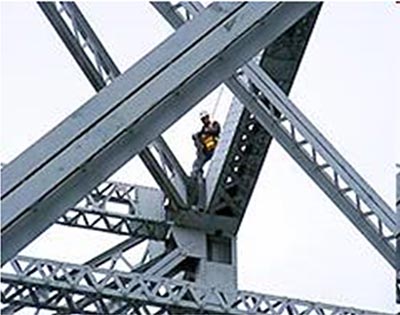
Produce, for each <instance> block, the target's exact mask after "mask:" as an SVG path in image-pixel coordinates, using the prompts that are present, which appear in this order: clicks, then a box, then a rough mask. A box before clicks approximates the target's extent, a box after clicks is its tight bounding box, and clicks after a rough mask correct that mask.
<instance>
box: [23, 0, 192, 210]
mask: <svg viewBox="0 0 400 315" xmlns="http://www.w3.org/2000/svg"><path fill="white" fill-rule="evenodd" d="M38 4H39V6H40V8H41V9H42V11H43V13H44V14H45V16H46V17H47V19H48V20H49V21H50V23H51V25H52V26H53V27H54V29H55V30H56V31H57V34H58V35H59V36H60V38H61V39H62V41H63V42H64V44H65V45H66V47H67V48H68V50H69V51H70V53H71V54H72V56H73V57H74V58H75V60H76V61H77V63H78V65H79V66H80V68H81V70H82V71H83V73H84V74H85V75H86V77H87V78H88V80H89V81H90V83H91V84H92V86H93V87H94V89H95V90H96V91H100V90H101V89H102V88H103V87H105V86H106V85H108V84H110V83H111V82H112V81H113V80H114V79H115V78H117V77H118V76H119V75H120V74H121V72H120V71H119V69H118V68H117V66H116V65H115V63H114V62H113V60H112V59H111V57H110V56H109V54H108V53H107V51H106V50H105V48H104V46H103V45H102V43H101V42H100V40H99V39H98V37H97V36H96V34H95V33H94V31H93V30H92V28H91V27H90V25H89V23H88V22H87V21H86V19H85V17H84V16H83V14H82V12H81V11H80V10H79V8H78V6H77V5H76V4H75V3H74V2H60V3H56V2H39V3H38ZM153 147H154V148H156V151H157V153H158V155H159V156H160V157H161V162H163V161H166V163H162V164H163V165H162V166H160V164H159V162H158V161H157V159H156V158H155V156H154V154H153V153H152V151H151V150H150V149H149V148H146V149H144V150H143V151H142V152H141V153H140V154H139V156H140V158H141V159H142V161H143V163H144V164H145V165H146V167H147V168H148V170H149V171H150V173H151V174H152V176H153V177H154V179H155V180H156V182H157V183H158V185H159V186H160V187H161V188H162V189H163V191H164V192H165V194H166V196H167V197H168V198H169V199H170V201H171V203H172V204H173V205H174V206H176V207H180V208H186V207H187V204H186V180H187V179H186V177H187V175H186V173H185V172H184V170H183V168H182V166H181V165H180V164H179V162H178V160H177V159H176V157H175V156H174V154H173V152H172V151H171V150H170V149H169V147H168V145H167V144H166V142H165V140H164V139H163V138H162V136H159V137H157V138H156V139H155V140H154V142H153ZM24 167H26V169H25V168H24ZM28 167H29V165H26V164H23V165H20V169H19V171H20V172H21V173H23V172H25V171H26V170H27V169H29V168H28ZM165 167H167V168H168V169H169V171H170V172H171V173H172V174H173V180H170V179H169V178H168V175H167V174H166V172H165V171H164V170H163V168H165Z"/></svg>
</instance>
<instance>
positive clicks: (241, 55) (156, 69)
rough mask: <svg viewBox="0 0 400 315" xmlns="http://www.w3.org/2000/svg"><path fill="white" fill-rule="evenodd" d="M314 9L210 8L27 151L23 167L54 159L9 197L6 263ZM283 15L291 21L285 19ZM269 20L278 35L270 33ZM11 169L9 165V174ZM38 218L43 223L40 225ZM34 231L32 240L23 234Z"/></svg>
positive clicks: (7, 193)
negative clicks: (33, 160) (38, 157)
mask: <svg viewBox="0 0 400 315" xmlns="http://www.w3.org/2000/svg"><path fill="white" fill-rule="evenodd" d="M314 6H315V3H283V4H276V3H235V4H233V3H213V4H211V5H210V7H209V8H207V9H206V10H205V11H204V13H203V14H201V15H200V16H199V17H198V18H196V19H194V20H193V21H192V22H191V23H190V24H188V26H187V27H186V26H184V27H182V28H181V29H179V30H178V31H177V32H175V33H174V34H173V35H172V36H171V37H170V38H168V39H167V40H166V41H165V42H164V43H162V44H161V45H160V46H159V47H158V49H155V50H153V51H152V52H151V53H150V54H148V55H147V56H146V57H144V58H143V59H142V60H141V61H139V62H138V63H137V64H136V65H135V66H133V67H132V68H130V69H129V70H128V71H127V72H126V73H125V74H124V75H122V76H120V78H119V79H118V80H116V81H115V82H114V83H115V84H114V83H112V84H110V85H109V86H107V87H105V88H103V89H102V90H101V91H100V92H99V93H98V94H97V95H96V96H94V97H93V98H92V99H91V100H89V101H88V102H87V103H86V104H85V105H84V106H83V107H82V108H80V109H79V110H78V111H77V112H75V113H73V114H72V115H71V116H70V117H68V118H67V119H66V120H65V121H64V122H62V123H61V124H60V125H59V126H58V127H56V128H55V129H53V130H52V132H50V133H49V134H47V135H46V136H44V137H43V138H42V139H40V140H39V141H38V142H37V143H36V144H35V145H34V146H33V147H31V148H30V149H28V150H27V151H25V152H23V153H22V154H21V155H20V159H23V160H29V159H30V158H33V157H34V156H35V154H36V153H35V152H38V150H39V152H40V148H42V149H43V150H44V151H45V152H47V153H48V154H50V156H49V158H48V159H44V160H42V161H41V163H40V164H39V165H36V167H34V168H33V169H32V170H31V171H30V172H28V173H26V174H25V175H24V179H23V180H22V181H19V182H18V184H17V185H14V186H13V188H12V189H5V190H3V195H2V198H3V216H2V227H3V231H2V236H3V237H2V242H3V256H2V262H3V263H4V262H5V261H7V260H8V259H10V258H11V257H12V256H13V255H15V253H16V252H18V250H20V249H21V248H22V247H24V246H25V245H26V244H27V243H28V242H29V241H31V240H32V239H33V238H35V237H36V236H37V235H38V234H39V233H41V232H42V231H43V230H45V229H46V228H47V227H48V226H49V225H51V223H52V222H54V221H55V219H56V218H57V217H58V216H59V215H60V214H61V213H62V212H63V211H64V209H66V208H68V206H70V205H71V204H74V203H75V202H76V201H78V200H79V199H80V198H81V197H83V195H85V193H87V191H88V190H89V189H90V188H92V187H95V186H96V185H98V184H99V183H100V182H101V181H103V180H104V179H105V178H107V177H108V176H110V175H111V174H112V173H113V172H114V171H116V170H117V169H118V168H119V167H121V166H122V165H123V164H124V163H125V162H127V161H128V160H129V159H130V158H132V157H133V156H134V155H135V154H137V153H138V152H139V151H140V150H141V149H143V148H144V146H146V145H147V144H148V143H149V142H150V141H151V140H152V139H154V138H155V137H156V135H157V134H160V133H161V132H163V131H164V130H165V129H166V128H167V127H169V126H170V125H171V124H172V123H173V122H174V121H176V120H177V119H178V118H179V117H180V116H181V115H183V114H184V113H185V112H186V111H187V110H189V109H190V108H191V107H193V106H194V105H195V104H196V103H197V102H198V101H199V100H200V99H201V98H203V97H204V96H205V95H207V93H209V92H210V91H211V90H212V89H214V88H215V87H216V86H217V85H218V84H220V83H221V80H223V78H224V77H226V76H228V75H230V74H231V73H232V72H233V71H234V70H235V69H236V68H237V67H238V66H240V65H241V64H242V63H243V62H244V61H246V59H250V58H251V56H252V55H254V54H255V53H256V52H257V51H259V50H260V49H261V48H262V47H263V46H265V45H268V44H269V43H270V42H272V41H273V40H274V39H275V38H276V37H278V36H279V35H281V34H282V33H283V32H284V31H286V30H287V29H288V28H290V26H292V25H293V23H294V21H296V17H300V16H303V15H304V14H305V13H306V12H308V11H309V10H311V9H312V8H313V7H314ZM221 9H222V10H221ZM285 15H286V16H290V19H287V18H286V19H284V18H282V16H285ZM265 21H269V22H270V23H272V24H273V25H274V28H273V29H271V28H268V29H267V28H266V27H265ZM171 78H174V80H173V81H171ZM188 91H190V93H187V92H188ZM170 106H174V108H175V110H174V111H173V112H172V111H170V110H167V109H168V108H170ZM94 108H96V110H91V109H94ZM155 121H157V124H156V125H155V124H154V122H155ZM149 125H152V126H153V128H148V126H149ZM61 135H62V137H60V136H61ZM60 138H61V139H60ZM56 139H57V141H55V140H56ZM13 163H14V161H13V162H11V163H10V164H9V167H10V169H13ZM87 174H90V176H87ZM6 187H7V186H6ZM49 209H51V210H49ZM36 213H40V214H41V215H42V216H43V217H42V218H40V220H38V219H39V218H38V216H35V214H36ZM22 214H24V215H22ZM43 218H45V219H43ZM28 225H29V228H30V231H29V232H30V234H29V236H28V235H27V234H26V233H21V231H26V230H27V226H28ZM17 231H18V233H17ZM8 244H12V246H7V245H8ZM4 245H6V246H4Z"/></svg>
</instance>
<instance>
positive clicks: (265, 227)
mask: <svg viewBox="0 0 400 315" xmlns="http://www.w3.org/2000/svg"><path fill="white" fill-rule="evenodd" d="M79 7H80V8H81V10H82V11H83V14H84V15H85V17H86V18H87V20H88V21H89V23H90V24H91V26H92V27H93V29H94V31H95V32H96V34H97V35H98V37H99V38H100V40H101V41H102V43H103V44H104V46H105V47H106V49H107V50H108V52H109V54H110V55H111V57H112V58H113V59H114V61H115V63H116V64H117V66H118V67H119V68H120V70H121V71H122V72H123V71H125V70H126V69H127V68H128V67H130V66H131V65H132V64H134V63H135V62H136V61H138V60H139V59H140V58H141V57H142V56H144V54H146V53H147V52H149V51H150V50H151V49H153V48H154V47H156V46H157V45H158V44H159V43H160V42H161V41H162V40H164V39H165V38H166V37H167V36H169V35H170V34H172V32H173V31H172V28H171V27H170V26H169V25H168V24H167V23H166V22H165V21H164V20H163V18H162V17H161V16H159V14H158V13H157V12H156V11H155V10H154V9H153V8H152V6H151V5H150V4H149V3H145V2H135V3H133V2H124V3H118V2H113V3H110V2H90V3H89V2H82V3H79ZM0 8H1V24H0V25H1V41H0V43H1V48H0V52H1V56H0V69H1V76H0V79H1V83H0V92H1V98H0V103H1V136H0V139H1V150H0V161H1V162H3V163H8V162H10V161H11V160H12V159H13V158H15V157H16V156H17V155H18V154H19V153H21V152H22V151H23V150H24V149H26V148H27V147H28V146H29V145H30V144H32V143H33V142H34V141H36V140H37V139H38V138H39V137H41V136H42V135H43V134H44V133H45V132H47V131H49V130H50V129H51V128H53V127H54V126H55V125H56V124H57V123H59V122H60V121H62V120H63V119H64V118H65V117H66V116H67V115H69V114H70V113H72V112H73V111H74V110H76V109H77V108H79V107H80V106H81V105H82V104H83V103H84V102H85V101H86V100H88V99H89V98H90V97H92V96H93V95H94V94H95V92H94V90H93V88H92V87H91V85H90V83H89V82H88V80H87V79H86V77H85V76H84V74H83V73H82V72H81V70H80V69H79V67H78V65H77V64H76V63H75V61H74V59H73V58H72V56H71V55H70V53H69V52H68V50H67V49H66V48H65V47H64V44H63V43H62V42H61V40H60V39H59V37H58V35H57V34H56V32H55V31H54V30H53V28H52V27H51V26H50V24H49V22H48V21H47V19H46V18H45V17H44V15H43V13H42V12H41V11H40V9H39V7H38V6H37V4H36V3H33V2H30V3H25V2H18V3H15V2H2V3H1V5H0ZM399 22H400V5H396V4H395V3H394V1H391V2H386V3H376V2H375V3H373V2H369V3H338V2H337V3H327V4H325V5H324V6H323V8H322V11H321V13H320V16H319V19H318V21H317V24H316V27H315V29H314V32H313V35H312V37H311V40H310V44H309V46H308V49H307V51H306V53H305V56H304V58H303V62H302V64H301V67H300V71H299V73H298V75H297V78H296V81H295V84H294V87H293V90H292V93H291V95H290V98H291V100H292V101H294V103H295V104H296V105H297V106H298V107H299V108H300V109H301V110H302V111H303V112H304V113H305V114H306V115H307V117H308V118H309V119H310V120H311V121H312V122H313V123H314V124H315V125H316V126H317V128H319V130H320V131H322V133H323V134H324V135H325V136H326V137H327V138H328V140H329V141H331V143H332V144H333V145H334V146H335V147H336V148H337V149H338V150H339V152H341V154H342V155H343V156H344V157H345V158H346V159H347V160H348V161H349V162H350V163H351V164H352V165H353V166H354V168H355V169H356V170H357V171H358V172H359V173H360V174H361V175H362V176H363V177H364V178H365V179H366V180H367V181H368V183H369V184H370V185H371V186H372V187H373V188H374V189H375V190H376V191H377V192H378V193H379V194H380V195H381V196H382V197H383V198H384V199H385V200H386V202H387V203H388V204H389V205H390V206H392V207H393V208H394V196H395V177H394V174H395V161H397V162H399V161H400V148H399V143H398V142H397V143H396V141H395V134H396V129H397V134H398V133H399V130H398V127H396V124H395V122H396V115H397V117H398V114H399V112H398V111H397V112H396V108H395V107H398V106H399V86H400V80H399V75H398V73H399V72H400V67H399V59H398V58H399V57H398V56H399V53H398V52H399V49H400V44H399V38H400V27H399ZM396 88H397V90H396ZM396 93H397V95H396ZM216 95H217V93H216V91H214V93H213V94H212V95H211V96H210V97H209V98H207V99H205V100H204V101H203V102H202V103H201V104H199V105H198V106H196V107H195V108H194V109H193V110H192V111H191V112H189V113H188V114H187V115H186V116H185V117H183V118H182V119H181V120H180V121H179V122H178V123H176V124H175V125H174V126H173V127H171V128H170V130H168V131H167V132H166V133H165V135H164V136H165V138H166V140H167V142H168V143H169V145H170V146H171V148H173V150H174V152H175V154H176V155H177V157H178V158H179V160H180V162H181V163H182V165H183V166H184V167H185V169H186V171H187V172H189V171H190V165H191V164H192V162H193V159H194V154H195V150H194V148H193V145H192V141H191V138H190V136H191V134H192V133H194V132H195V131H196V129H197V128H199V126H200V125H199V123H198V113H199V111H200V110H201V109H208V110H210V111H211V110H212V108H213V106H214V104H215V99H216ZM230 98H231V94H230V93H229V92H228V90H227V88H224V92H223V99H222V101H221V104H220V105H219V107H218V108H217V112H216V118H217V119H218V120H220V121H221V122H223V119H224V117H225V114H226V111H227V108H228V106H229V103H230ZM112 179H113V180H119V181H123V182H127V183H132V184H143V185H152V186H155V185H156V184H155V182H154V181H153V180H152V179H151V177H150V175H149V174H148V172H147V171H146V170H145V168H144V166H143V165H142V164H141V162H140V161H139V160H138V159H134V160H133V161H132V162H130V163H128V164H127V165H126V166H125V167H124V168H123V169H121V170H120V171H118V172H117V173H116V174H115V175H114V176H113V177H112ZM66 235H68V237H66ZM120 240H121V238H119V237H116V236H114V237H111V236H108V235H103V234H102V233H97V232H91V231H89V232H84V231H80V230H75V229H71V228H62V227H59V226H56V227H53V228H51V229H50V230H49V231H48V232H46V233H45V234H44V235H42V237H41V238H40V240H38V241H37V242H35V243H34V244H33V245H31V246H30V247H28V248H27V249H26V250H25V251H24V254H26V255H28V254H29V255H32V256H37V257H46V258H52V259H59V260H64V261H70V262H77V263H80V262H83V261H85V260H87V259H89V258H90V257H91V256H92V255H95V254H96V253H98V252H100V251H101V249H103V250H105V249H107V248H108V247H109V246H111V245H112V244H115V242H117V241H120ZM49 242H51V244H50V245H49ZM77 242H79V243H80V244H81V245H80V246H79V248H76V243H77ZM238 262H239V266H238V269H239V288H240V289H246V290H251V291H257V292H262V293H269V294H274V295H282V296H290V297H295V298H300V299H307V300H312V301H321V302H326V303H332V304H339V305H343V306H354V307H358V308H363V309H371V310H377V311H386V312H394V311H395V306H394V301H395V285H394V283H395V274H394V271H393V269H392V268H391V267H390V266H389V264H388V263H387V262H386V261H385V260H384V259H383V258H382V257H381V255H380V254H379V253H378V252H377V251H376V250H375V249H374V248H373V247H372V245H370V244H369V243H368V241H367V240H366V239H365V238H364V237H363V236H362V235H361V234H360V233H359V232H358V230H357V229H356V228H355V227H353V225H352V224H351V223H350V222H349V221H348V220H347V219H346V218H345V216H344V215H343V214H342V213H341V211H340V210H339V209H337V208H336V206H335V205H334V204H333V203H332V202H331V201H330V199H329V198H328V197H326V196H325V195H324V194H323V192H322V191H321V190H320V189H319V188H318V187H317V186H316V185H315V184H314V182H313V181H312V180H310V179H309V178H308V176H307V175H306V174H305V173H304V172H303V171H302V169H301V168H300V167H299V166H297V164H296V163H295V162H294V161H293V160H292V159H291V158H290V156H289V155H288V154H287V153H286V151H284V150H283V149H282V148H281V147H280V146H279V144H278V143H276V142H273V144H272V146H271V148H270V150H269V153H268V156H267V159H266V163H265V165H264V167H263V169H262V172H261V174H260V177H259V180H258V185H257V187H256V189H255V191H254V194H253V196H252V199H251V202H250V205H249V207H248V209H247V212H246V216H245V218H244V220H243V224H242V226H241V229H240V231H239V234H238ZM30 313H31V312H21V314H30Z"/></svg>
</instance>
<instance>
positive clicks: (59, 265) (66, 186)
mask: <svg viewBox="0 0 400 315" xmlns="http://www.w3.org/2000/svg"><path fill="white" fill-rule="evenodd" d="M151 4H152V5H153V7H154V8H155V9H156V10H157V12H158V13H159V14H161V15H162V16H163V17H164V18H165V19H166V21H168V23H169V24H170V25H171V27H173V28H174V29H176V31H175V33H174V34H173V35H171V36H170V37H168V38H167V39H166V40H165V41H164V42H163V43H162V44H160V45H159V46H158V47H157V48H156V49H154V50H153V51H151V52H150V53H149V54H148V55H146V56H145V57H144V58H142V59H141V60H140V61H138V62H137V63H135V64H134V65H133V66H132V67H131V68H129V69H128V70H127V71H126V72H125V73H123V74H121V72H120V71H119V69H118V67H117V66H116V64H115V63H114V62H113V60H112V59H111V57H110V55H109V54H108V53H107V51H106V50H105V48H104V46H103V45H102V43H101V41H100V39H99V38H98V37H97V36H96V34H95V33H94V31H93V29H92V28H91V27H90V24H89V23H88V21H87V20H86V19H85V17H84V16H83V14H82V12H81V11H80V10H79V8H78V6H77V5H76V4H75V3H73V2H39V7H40V9H41V10H42V11H43V13H44V15H45V16H46V18H47V19H48V20H49V22H50V24H51V26H52V27H53V28H54V29H55V31H56V32H57V34H58V35H59V36H60V37H61V39H62V41H63V42H64V44H65V46H66V47H67V49H68V50H69V51H70V53H71V54H72V56H73V57H74V59H75V60H76V62H77V63H78V65H79V67H80V68H81V70H82V71H83V73H84V74H85V75H86V77H87V79H88V80H89V81H90V83H91V84H92V86H93V88H94V89H95V90H96V91H97V92H98V93H97V94H96V95H95V96H94V97H92V98H91V99H90V100H89V101H87V102H86V103H85V104H83V105H82V106H81V107H80V108H79V109H78V110H77V111H76V112H75V113H74V114H72V115H71V116H69V117H68V118H66V119H65V120H64V121H63V122H61V123H60V124H59V125H58V126H56V127H55V128H54V129H53V130H52V131H51V132H49V133H48V134H46V135H45V136H43V137H42V138H41V139H40V140H38V141H37V142H36V143H34V144H33V145H32V146H31V147H30V148H28V149H27V150H26V151H24V152H23V153H22V154H20V155H19V156H18V157H17V158H16V159H15V160H13V161H12V162H10V163H9V164H7V165H5V166H4V167H3V169H2V186H1V202H2V213H1V214H2V218H1V228H2V230H1V237H2V239H1V245H2V257H1V263H2V268H3V269H2V275H1V281H2V291H1V302H2V304H3V306H4V307H3V309H2V312H3V313H4V314H14V313H18V312H19V311H21V310H23V309H24V308H25V307H33V308H36V309H37V313H39V312H40V311H41V310H42V309H43V310H51V311H53V312H54V314H146V315H148V314H154V315H155V314H188V313H190V314H287V315H300V314H304V315H305V314H318V315H328V314H329V315H340V314H343V315H344V314H348V315H349V314H352V315H358V314H360V315H361V314H383V313H380V312H377V311H366V310H360V309H355V308H351V307H343V306H338V305H330V304H325V303H318V302H312V301H304V300H300V299H296V298H288V297H280V296H273V295H269V294H261V293H255V292H248V291H241V290H238V289H237V260H236V234H237V232H238V230H239V227H240V224H241V221H242V219H243V216H244V214H245V211H246V208H247V205H248V203H249V199H250V197H251V195H252V192H253V190H254V187H255V185H256V181H257V177H258V174H259V172H260V169H261V166H262V165H263V163H264V160H265V158H266V155H267V153H268V150H269V147H270V144H271V141H272V140H273V139H274V140H275V141H277V142H278V143H279V144H280V145H281V146H282V147H283V148H284V150H285V151H286V152H287V153H288V154H289V155H290V156H291V157H292V158H293V159H294V161H295V162H296V163H297V164H298V165H300V166H301V168H302V169H303V170H304V171H305V173H306V174H307V175H308V176H309V177H310V178H311V179H312V180H313V181H314V183H315V184H316V185H317V186H318V187H319V188H320V189H321V190H322V191H323V192H324V193H325V194H326V195H327V196H328V197H329V198H330V200H331V201H332V202H333V203H334V204H335V205H336V206H337V209H338V210H340V211H341V212H342V213H343V214H344V215H345V216H346V217H347V218H348V219H349V220H350V221H351V222H352V223H353V224H354V226H355V227H356V228H357V229H358V231H359V232H360V233H361V234H362V235H363V236H364V237H365V238H366V239H367V240H368V241H369V242H370V243H371V244H372V245H373V247H374V248H375V249H376V250H377V251H378V252H379V253H380V254H381V255H382V256H383V258H384V259H385V260H386V261H387V263H388V264H389V265H391V266H392V267H393V268H395V269H396V267H397V269H396V270H397V275H398V277H397V286H396V287H397V298H398V302H400V292H399V291H400V288H399V286H400V282H399V278H400V272H399V270H400V266H399V265H400V256H399V252H398V251H397V252H396V240H397V242H399V222H396V213H395V211H394V209H392V208H391V207H390V206H388V205H387V204H386V202H385V201H384V200H383V199H382V198H381V197H380V196H379V195H378V194H377V193H376V192H375V191H374V189H373V188H372V187H371V186H370V185H369V184H368V183H367V182H366V181H365V180H364V179H363V178H362V177H361V176H360V175H359V174H358V173H357V172H356V170H355V169H354V168H353V167H352V166H351V165H350V164H349V163H348V162H347V161H346V160H345V159H344V158H343V157H342V156H341V155H340V153H339V152H338V151H337V150H336V149H335V148H334V146H333V145H332V144H331V143H330V142H329V141H328V140H327V139H326V138H325V137H324V136H323V135H322V134H321V132H319V131H318V130H317V128H316V127H315V126H314V125H313V124H312V122H311V121H310V120H309V119H308V118H307V117H306V116H305V115H304V114H303V113H302V112H301V111H300V110H299V108H298V107H297V106H296V105H295V104H294V103H293V102H292V101H291V100H290V99H289V98H288V95H289V93H290V89H291V87H292V85H293V82H294V79H295V77H296V73H297V70H298V68H299V65H300V63H301V60H302V57H303V54H304V52H305V49H306V47H307V43H308V42H309V39H310V35H311V32H312V30H313V27H314V25H315V23H316V20H317V17H318V14H319V12H320V9H321V3H317V2H308V3H307V2H302V3H296V2H286V3H282V2H231V3H230V2H215V3H212V4H210V5H209V6H208V7H207V8H204V7H203V5H202V4H200V3H198V2H179V3H177V4H171V3H169V2H153V3H151ZM172 77H173V78H174V79H173V80H171V78H172ZM222 83H224V84H225V85H226V86H227V87H228V88H229V89H230V91H231V92H232V93H233V94H234V96H235V97H234V99H233V101H232V104H231V106H230V109H229V112H228V115H227V119H226V121H225V124H224V126H223V133H222V135H221V141H220V144H219V146H218V148H217V150H216V153H215V155H214V157H213V160H212V161H211V165H210V171H209V173H208V175H207V176H206V178H205V179H204V180H199V181H193V179H191V178H190V177H189V176H188V175H187V174H186V172H185V171H184V169H183V168H182V166H181V165H180V163H179V161H178V159H177V158H176V157H175V156H174V153H173V152H172V150H171V149H170V148H169V146H168V144H167V143H166V142H165V140H164V139H163V137H162V133H163V132H164V131H165V130H166V129H167V128H168V127H170V126H171V125H172V124H173V123H175V122H176V121H177V120H178V119H179V118H180V117H181V116H183V115H184V114H185V113H186V112H188V111H189V110H190V109H191V108H193V107H194V106H195V105H196V104H197V103H198V102H199V101H200V100H201V99H203V98H204V97H205V96H206V95H207V94H209V93H210V92H212V91H213V90H214V89H215V88H216V87H218V86H219V85H220V84H222ZM171 108H173V110H171ZM136 155H139V156H140V158H141V160H142V161H143V162H144V164H145V165H146V167H147V168H148V170H149V171H150V173H151V175H152V176H153V177H154V179H155V180H156V182H157V184H158V185H159V187H160V189H155V188H149V187H144V186H140V185H133V184H127V183H119V182H109V181H106V180H107V178H108V177H110V175H112V174H113V173H114V172H115V171H117V170H118V169H119V168H120V167H122V166H123V165H124V164H125V163H126V162H127V161H129V160H130V159H132V158H133V157H134V156H136ZM397 179H398V181H397V194H398V195H397V200H399V199H400V198H399V194H400V188H399V185H400V184H399V183H400V174H398V175H397ZM116 204H117V205H123V206H124V209H125V210H126V211H125V212H113V211H112V210H111V208H112V205H116ZM397 210H398V212H399V201H397ZM52 224H60V225H64V226H69V227H78V228H82V229H88V230H96V231H103V232H106V233H112V234H118V235H125V236H129V238H128V239H127V240H126V241H124V242H122V243H119V244H117V245H116V246H114V247H112V248H109V249H108V250H107V251H105V252H102V253H98V255H97V256H95V257H93V258H92V259H90V260H89V261H87V262H86V263H84V264H82V265H78V264H73V263H69V262H61V261H54V260H49V259H39V258H33V257H25V256H19V255H18V253H19V251H20V250H22V249H23V248H24V247H26V246H27V245H28V244H29V243H30V242H32V241H33V240H34V239H35V238H36V237H37V236H39V235H40V234H41V233H42V232H44V231H45V230H46V229H48V228H49V227H50V226H51V225H52ZM144 241H148V247H147V250H146V252H145V255H144V257H143V259H142V261H141V263H139V264H132V263H131V262H130V260H129V258H127V253H128V252H129V251H131V250H135V248H136V246H138V245H139V244H142V243H143V242H144ZM399 247H400V246H399V245H398V246H397V248H399ZM121 266H123V268H122V267H121Z"/></svg>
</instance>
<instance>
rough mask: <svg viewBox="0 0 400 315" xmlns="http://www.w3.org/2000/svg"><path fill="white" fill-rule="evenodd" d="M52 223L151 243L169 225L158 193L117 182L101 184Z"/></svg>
mask: <svg viewBox="0 0 400 315" xmlns="http://www.w3.org/2000/svg"><path fill="white" fill-rule="evenodd" d="M116 207H118V208H117V209H115V208H116ZM114 209H115V210H114ZM55 223H57V224H61V225H64V226H71V227H78V228H84V229H89V230H95V231H101V232H108V233H114V234H119V235H127V236H131V237H132V236H144V237H146V238H150V239H154V240H163V239H165V237H166V235H167V233H168V231H169V229H170V227H171V226H172V225H173V222H171V221H170V220H166V216H165V212H164V210H163V196H162V193H161V192H159V191H158V190H157V189H155V188H150V187H143V186H138V185H130V184H125V183H119V182H105V183H102V184H101V185H100V186H98V187H96V188H95V189H94V190H93V191H92V192H91V193H90V194H88V195H86V196H85V197H84V199H83V200H81V201H80V202H79V203H78V204H77V205H76V206H75V207H73V208H70V209H68V210H67V211H66V212H65V213H63V214H62V215H61V216H60V217H59V218H58V219H57V221H56V222H55Z"/></svg>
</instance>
